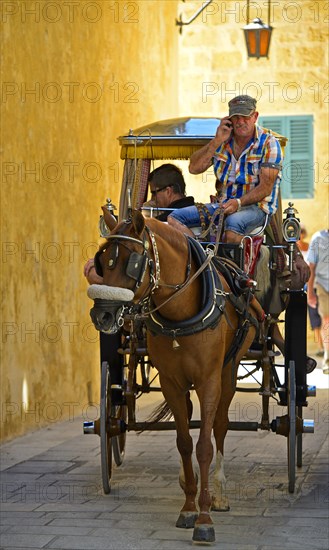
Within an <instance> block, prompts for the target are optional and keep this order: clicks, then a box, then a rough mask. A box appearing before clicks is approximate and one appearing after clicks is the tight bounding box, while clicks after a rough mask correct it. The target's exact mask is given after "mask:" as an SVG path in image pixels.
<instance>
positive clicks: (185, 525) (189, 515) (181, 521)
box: [176, 512, 198, 529]
mask: <svg viewBox="0 0 329 550" xmlns="http://www.w3.org/2000/svg"><path fill="white" fill-rule="evenodd" d="M197 518H198V513H197V512H181V513H180V514H179V518H178V520H177V521H176V527H179V528H180V529H192V527H194V524H195V522H196V520H197Z"/></svg>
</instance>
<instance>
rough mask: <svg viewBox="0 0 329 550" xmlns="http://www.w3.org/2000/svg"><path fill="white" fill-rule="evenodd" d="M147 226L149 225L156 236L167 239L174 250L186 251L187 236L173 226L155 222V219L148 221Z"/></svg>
mask: <svg viewBox="0 0 329 550" xmlns="http://www.w3.org/2000/svg"><path fill="white" fill-rule="evenodd" d="M145 225H147V227H149V228H150V229H151V231H153V233H154V234H155V235H159V237H162V238H163V239H165V240H166V241H167V242H168V243H169V244H170V245H171V246H173V247H174V248H176V249H177V248H182V249H184V248H185V247H186V236H185V235H184V234H183V233H181V232H180V231H178V230H177V229H175V228H174V227H172V226H171V225H168V224H167V223H165V222H160V221H159V220H155V219H154V218H152V219H147V220H146V221H145Z"/></svg>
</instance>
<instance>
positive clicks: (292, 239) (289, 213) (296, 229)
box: [282, 202, 300, 271]
mask: <svg viewBox="0 0 329 550" xmlns="http://www.w3.org/2000/svg"><path fill="white" fill-rule="evenodd" d="M283 213H284V214H285V215H286V219H285V220H283V225H282V233H283V238H284V240H285V241H286V242H287V243H288V255H289V269H290V271H292V267H293V265H292V261H293V253H294V251H295V245H296V242H297V241H298V240H299V237H300V221H299V219H298V218H297V217H296V214H298V211H297V210H296V208H294V205H293V203H292V202H289V207H288V208H286V210H285V211H284V212H283Z"/></svg>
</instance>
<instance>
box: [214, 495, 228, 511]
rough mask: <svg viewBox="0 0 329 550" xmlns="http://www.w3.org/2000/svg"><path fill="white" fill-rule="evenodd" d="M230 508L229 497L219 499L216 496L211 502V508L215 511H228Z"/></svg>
mask: <svg viewBox="0 0 329 550" xmlns="http://www.w3.org/2000/svg"><path fill="white" fill-rule="evenodd" d="M229 509H230V505H229V501H228V498H226V497H222V498H221V499H218V498H216V497H213V499H212V503H211V510H213V511H214V512H228V511H229Z"/></svg>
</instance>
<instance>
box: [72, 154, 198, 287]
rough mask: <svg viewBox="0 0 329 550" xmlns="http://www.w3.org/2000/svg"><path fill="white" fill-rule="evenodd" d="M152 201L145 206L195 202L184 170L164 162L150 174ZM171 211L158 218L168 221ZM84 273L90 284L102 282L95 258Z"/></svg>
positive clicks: (85, 268)
mask: <svg viewBox="0 0 329 550" xmlns="http://www.w3.org/2000/svg"><path fill="white" fill-rule="evenodd" d="M148 182H149V186H150V190H151V201H148V202H147V203H144V205H143V206H154V207H158V208H160V209H161V208H175V209H176V208H184V207H188V206H192V205H193V204H194V198H193V197H191V196H190V197H187V196H186V194H185V191H186V185H185V181H184V176H183V174H182V171H181V169H180V168H178V166H175V164H170V163H167V164H162V165H161V166H159V167H158V168H156V169H155V170H153V171H152V172H150V174H149V178H148ZM168 214H169V212H162V213H161V214H160V215H159V216H156V218H157V219H158V220H160V221H166V220H167V217H168ZM83 274H84V276H85V277H86V279H87V281H88V283H89V284H102V283H103V277H101V276H100V275H97V273H96V269H95V265H94V259H93V258H90V259H89V260H88V261H87V262H86V264H85V265H84V269H83Z"/></svg>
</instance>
